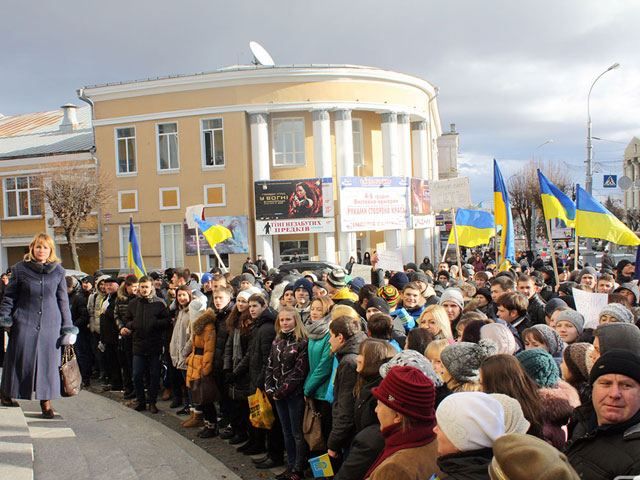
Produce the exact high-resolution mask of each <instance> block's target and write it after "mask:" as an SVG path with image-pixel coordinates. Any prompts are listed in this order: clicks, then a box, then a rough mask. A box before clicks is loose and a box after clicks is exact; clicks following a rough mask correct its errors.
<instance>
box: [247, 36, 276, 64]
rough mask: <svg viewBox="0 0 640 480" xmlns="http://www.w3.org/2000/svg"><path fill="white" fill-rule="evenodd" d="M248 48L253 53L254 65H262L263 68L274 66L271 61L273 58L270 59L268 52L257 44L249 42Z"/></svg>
mask: <svg viewBox="0 0 640 480" xmlns="http://www.w3.org/2000/svg"><path fill="white" fill-rule="evenodd" d="M249 48H250V49H251V53H253V64H254V65H264V66H265V67H274V66H275V64H276V63H275V62H274V61H273V58H271V55H269V52H267V51H266V50H265V48H264V47H263V46H262V45H260V44H259V43H258V42H249Z"/></svg>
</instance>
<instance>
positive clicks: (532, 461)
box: [489, 433, 580, 480]
mask: <svg viewBox="0 0 640 480" xmlns="http://www.w3.org/2000/svg"><path fill="white" fill-rule="evenodd" d="M489 477H491V479H492V480H498V479H508V480H529V479H531V478H535V479H536V480H580V476H579V475H578V474H577V473H576V471H575V470H574V469H573V467H572V466H571V464H570V463H569V460H568V459H567V457H566V455H565V454H563V453H560V452H559V451H558V450H557V449H555V448H554V447H553V446H551V445H550V444H548V443H547V442H545V441H544V440H541V439H539V438H537V437H534V436H532V435H524V434H521V433H512V434H509V435H503V436H502V437H500V438H499V439H498V440H496V442H495V443H494V444H493V460H492V461H491V463H490V464H489Z"/></svg>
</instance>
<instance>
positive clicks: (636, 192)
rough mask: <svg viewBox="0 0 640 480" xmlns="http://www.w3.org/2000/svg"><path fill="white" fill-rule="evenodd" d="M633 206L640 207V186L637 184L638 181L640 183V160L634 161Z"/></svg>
mask: <svg viewBox="0 0 640 480" xmlns="http://www.w3.org/2000/svg"><path fill="white" fill-rule="evenodd" d="M632 165H633V202H632V203H633V208H639V207H640V188H638V187H637V186H636V182H639V183H640V162H638V161H637V160H634V161H633V164H632Z"/></svg>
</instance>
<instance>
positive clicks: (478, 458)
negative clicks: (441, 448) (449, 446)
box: [438, 448, 493, 480]
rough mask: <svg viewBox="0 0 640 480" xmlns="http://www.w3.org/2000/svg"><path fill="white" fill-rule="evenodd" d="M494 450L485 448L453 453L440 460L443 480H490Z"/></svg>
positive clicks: (439, 465) (439, 464)
mask: <svg viewBox="0 0 640 480" xmlns="http://www.w3.org/2000/svg"><path fill="white" fill-rule="evenodd" d="M492 458H493V450H492V449H490V448H483V449H480V450H471V451H468V452H460V453H453V454H451V455H445V456H443V457H440V458H438V467H439V468H440V470H441V471H442V475H440V477H439V478H440V479H441V480H489V464H490V463H491V460H492Z"/></svg>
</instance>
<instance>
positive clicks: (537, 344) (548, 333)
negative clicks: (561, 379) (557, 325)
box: [522, 324, 565, 364]
mask: <svg viewBox="0 0 640 480" xmlns="http://www.w3.org/2000/svg"><path fill="white" fill-rule="evenodd" d="M522 340H523V341H524V349H525V350H531V349H532V348H542V349H544V350H546V351H547V352H549V353H550V354H551V356H552V357H553V358H555V359H556V362H558V364H559V363H560V362H561V361H562V351H563V350H564V347H565V344H564V342H563V341H562V338H560V335H558V332H556V331H555V330H554V329H553V328H551V327H550V326H549V325H542V324H539V325H534V326H533V327H530V328H527V329H526V330H525V331H523V332H522Z"/></svg>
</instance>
